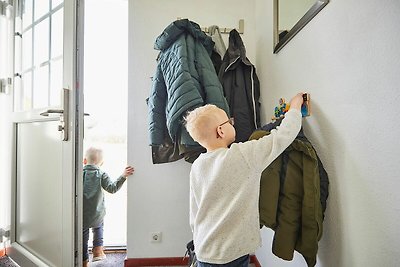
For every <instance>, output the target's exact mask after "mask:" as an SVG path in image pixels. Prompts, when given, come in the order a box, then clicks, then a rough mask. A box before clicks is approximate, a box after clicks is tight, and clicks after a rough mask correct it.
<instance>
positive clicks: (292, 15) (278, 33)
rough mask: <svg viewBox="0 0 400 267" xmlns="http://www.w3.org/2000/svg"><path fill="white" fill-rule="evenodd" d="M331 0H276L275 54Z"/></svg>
mask: <svg viewBox="0 0 400 267" xmlns="http://www.w3.org/2000/svg"><path fill="white" fill-rule="evenodd" d="M328 2H329V0H317V1H316V0H274V54H276V53H278V52H279V50H281V49H282V47H283V46H285V45H286V44H287V43H288V42H289V41H290V40H291V39H292V38H293V37H294V36H295V35H296V34H297V33H298V32H299V31H300V30H301V29H302V28H303V27H304V26H305V25H306V24H307V23H308V22H309V21H311V19H312V18H313V17H315V15H317V14H318V12H319V11H321V9H323V8H324V7H325V6H326V5H327V4H328Z"/></svg>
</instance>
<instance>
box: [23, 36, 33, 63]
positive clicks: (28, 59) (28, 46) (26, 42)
mask: <svg viewBox="0 0 400 267" xmlns="http://www.w3.org/2000/svg"><path fill="white" fill-rule="evenodd" d="M31 67H32V30H29V31H27V32H25V33H24V35H23V38H22V70H24V71H25V70H27V69H29V68H31Z"/></svg>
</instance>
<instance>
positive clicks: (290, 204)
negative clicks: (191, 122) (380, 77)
mask: <svg viewBox="0 0 400 267" xmlns="http://www.w3.org/2000/svg"><path fill="white" fill-rule="evenodd" d="M266 134H269V132H267V131H263V130H258V131H255V132H254V133H253V134H252V135H251V137H250V140H251V139H258V138H261V137H262V136H264V135H266ZM326 186H327V184H326ZM326 190H327V188H326ZM324 201H326V199H325V200H324ZM259 209H260V225H261V227H262V226H267V227H269V228H271V229H273V230H274V231H275V234H274V240H273V244H272V252H273V253H274V254H275V255H276V256H278V257H280V258H282V259H284V260H292V259H293V252H294V250H296V251H298V252H299V253H301V254H302V255H303V257H304V259H305V260H306V262H307V264H308V266H314V265H315V264H316V255H317V251H318V241H319V240H320V238H321V236H322V221H323V208H322V205H321V194H320V173H319V166H318V157H317V155H316V153H315V150H314V148H313V147H312V145H311V144H310V143H309V142H305V141H303V140H301V139H299V138H297V139H296V140H295V141H293V143H292V144H291V145H290V146H289V147H288V148H287V149H286V150H285V151H284V152H283V153H282V154H281V155H280V156H279V157H278V158H277V159H276V160H275V161H273V162H272V163H271V164H270V165H269V166H268V167H267V168H266V169H265V170H264V172H263V173H262V177H261V184H260V202H259Z"/></svg>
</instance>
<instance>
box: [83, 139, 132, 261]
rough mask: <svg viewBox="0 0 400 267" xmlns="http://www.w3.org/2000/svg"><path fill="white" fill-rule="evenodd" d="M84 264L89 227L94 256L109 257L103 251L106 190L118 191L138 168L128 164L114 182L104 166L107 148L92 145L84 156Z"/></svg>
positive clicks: (98, 257) (87, 254) (94, 258)
mask: <svg viewBox="0 0 400 267" xmlns="http://www.w3.org/2000/svg"><path fill="white" fill-rule="evenodd" d="M83 164H84V167H83V246H82V248H83V267H87V266H88V262H89V252H88V242H89V229H90V228H91V229H92V233H93V249H92V252H93V259H92V261H99V260H103V259H105V258H106V255H105V254H104V251H103V226H104V224H103V219H104V216H105V214H106V208H105V204H104V193H103V190H102V189H104V190H106V191H107V192H109V193H115V192H117V191H118V190H119V189H120V188H121V187H122V185H123V184H124V182H125V180H126V178H127V177H128V176H130V175H132V174H133V172H134V168H133V167H131V166H127V167H126V168H125V170H124V171H123V173H122V174H121V176H120V177H118V179H117V180H116V181H112V180H111V179H110V177H109V176H108V174H107V173H105V172H103V171H102V170H101V169H100V167H101V166H102V165H103V151H102V150H101V149H98V148H95V147H91V148H89V149H88V150H87V151H86V154H85V157H84V159H83Z"/></svg>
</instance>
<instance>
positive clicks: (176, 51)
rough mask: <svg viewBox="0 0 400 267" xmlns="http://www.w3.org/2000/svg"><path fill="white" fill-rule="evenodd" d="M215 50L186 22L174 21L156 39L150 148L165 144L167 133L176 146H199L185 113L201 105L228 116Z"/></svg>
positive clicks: (195, 27) (207, 40)
mask: <svg viewBox="0 0 400 267" xmlns="http://www.w3.org/2000/svg"><path fill="white" fill-rule="evenodd" d="M213 47H214V42H213V41H212V40H211V37H209V36H207V35H206V34H205V33H204V32H202V31H201V29H200V27H199V25H198V24H196V23H194V22H192V21H189V20H187V19H183V20H177V21H175V22H173V23H172V24H170V25H169V26H168V27H167V28H166V29H165V30H164V31H163V32H162V34H161V35H160V36H158V37H157V39H156V42H155V44H154V48H155V49H157V50H160V54H159V56H158V65H157V70H156V74H155V76H154V77H153V86H152V89H151V93H150V97H149V99H148V108H149V133H150V144H151V145H155V146H157V145H163V144H164V143H165V138H166V135H167V134H168V135H169V138H171V140H172V141H173V143H174V144H175V145H178V144H177V143H176V142H177V140H180V141H179V142H180V144H183V145H198V144H197V143H195V142H194V141H193V139H191V137H190V136H189V134H188V133H187V131H186V129H185V127H183V117H184V115H185V114H186V112H187V111H189V110H192V109H194V108H196V107H198V106H202V105H205V104H214V105H216V106H218V107H220V108H222V109H223V110H225V111H226V112H227V114H229V109H228V104H227V102H226V99H225V97H224V95H223V89H222V85H221V83H220V81H219V79H218V76H217V74H216V72H215V69H214V66H213V63H212V62H211V58H210V55H211V51H212V49H213ZM167 131H168V132H167Z"/></svg>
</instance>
